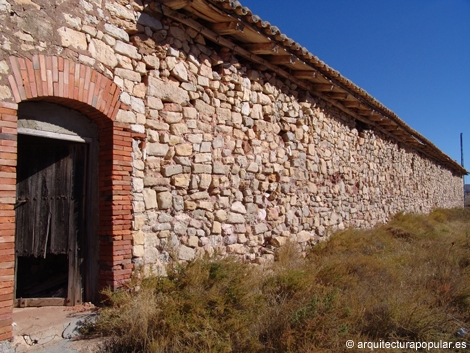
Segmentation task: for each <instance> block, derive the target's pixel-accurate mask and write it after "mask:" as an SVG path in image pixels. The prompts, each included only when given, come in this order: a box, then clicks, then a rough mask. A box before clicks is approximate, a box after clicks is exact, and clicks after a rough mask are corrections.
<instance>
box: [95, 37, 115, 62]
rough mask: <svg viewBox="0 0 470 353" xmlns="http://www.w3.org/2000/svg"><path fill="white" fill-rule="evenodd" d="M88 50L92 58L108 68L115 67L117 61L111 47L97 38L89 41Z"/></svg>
mask: <svg viewBox="0 0 470 353" xmlns="http://www.w3.org/2000/svg"><path fill="white" fill-rule="evenodd" d="M88 51H89V52H90V54H91V56H92V57H93V58H95V59H97V60H98V61H99V62H101V63H102V64H104V65H106V66H108V67H110V68H113V67H115V66H116V65H117V63H118V61H117V59H116V56H115V54H114V51H113V49H112V48H111V47H110V46H109V45H106V44H105V43H103V42H102V41H100V40H98V39H92V40H91V41H90V45H89V46H88Z"/></svg>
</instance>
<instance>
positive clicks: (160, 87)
mask: <svg viewBox="0 0 470 353" xmlns="http://www.w3.org/2000/svg"><path fill="white" fill-rule="evenodd" d="M148 94H149V95H150V96H154V97H156V98H160V99H161V100H162V101H164V102H173V103H177V104H182V105H187V104H188V103H189V95H188V92H187V91H185V90H184V89H182V88H179V87H176V86H174V85H172V84H169V83H165V82H163V81H162V80H160V79H156V78H153V77H149V79H148Z"/></svg>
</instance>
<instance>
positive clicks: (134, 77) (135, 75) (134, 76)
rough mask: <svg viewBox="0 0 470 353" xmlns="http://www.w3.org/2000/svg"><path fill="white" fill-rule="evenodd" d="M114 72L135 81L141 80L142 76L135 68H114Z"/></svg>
mask: <svg viewBox="0 0 470 353" xmlns="http://www.w3.org/2000/svg"><path fill="white" fill-rule="evenodd" d="M114 74H115V75H116V76H119V77H121V78H123V79H125V80H129V81H133V82H140V81H141V76H140V74H139V73H137V72H134V71H133V70H128V69H121V68H117V69H115V70H114Z"/></svg>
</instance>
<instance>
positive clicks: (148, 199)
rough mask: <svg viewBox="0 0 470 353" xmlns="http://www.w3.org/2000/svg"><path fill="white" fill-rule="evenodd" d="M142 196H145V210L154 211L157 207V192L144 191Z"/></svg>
mask: <svg viewBox="0 0 470 353" xmlns="http://www.w3.org/2000/svg"><path fill="white" fill-rule="evenodd" d="M142 194H143V196H144V203H145V208H146V209H147V210H148V209H152V208H156V207H157V196H156V195H157V194H156V192H155V190H152V189H144V190H143V191H142Z"/></svg>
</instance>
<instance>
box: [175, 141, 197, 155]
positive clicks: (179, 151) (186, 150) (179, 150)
mask: <svg viewBox="0 0 470 353" xmlns="http://www.w3.org/2000/svg"><path fill="white" fill-rule="evenodd" d="M175 153H176V155H177V156H190V155H191V154H192V153H193V145H192V144H189V143H183V144H181V145H176V146H175Z"/></svg>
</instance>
